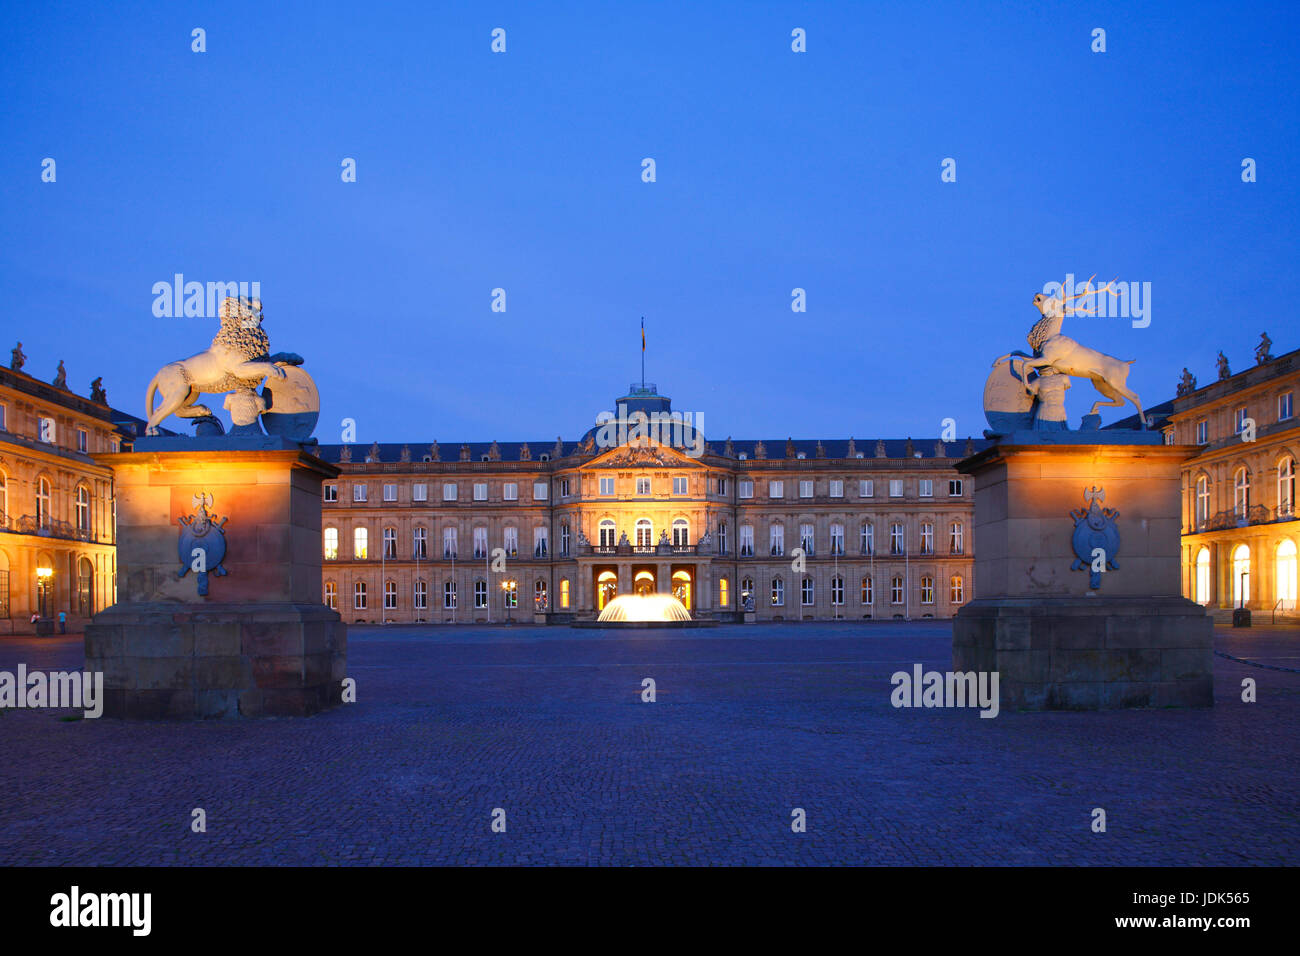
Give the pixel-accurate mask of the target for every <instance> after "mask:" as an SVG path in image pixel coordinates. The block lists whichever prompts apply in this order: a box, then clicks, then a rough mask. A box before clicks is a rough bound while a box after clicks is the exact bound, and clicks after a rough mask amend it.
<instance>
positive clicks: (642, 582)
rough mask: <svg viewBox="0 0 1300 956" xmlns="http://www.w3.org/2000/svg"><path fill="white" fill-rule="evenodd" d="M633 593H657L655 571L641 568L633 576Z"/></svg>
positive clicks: (643, 594) (642, 594)
mask: <svg viewBox="0 0 1300 956" xmlns="http://www.w3.org/2000/svg"><path fill="white" fill-rule="evenodd" d="M632 593H633V594H639V595H641V596H642V597H644V596H645V595H647V594H654V593H655V575H654V572H653V571H647V570H644V569H643V570H641V571H638V572H637V573H636V574H634V575H633V576H632Z"/></svg>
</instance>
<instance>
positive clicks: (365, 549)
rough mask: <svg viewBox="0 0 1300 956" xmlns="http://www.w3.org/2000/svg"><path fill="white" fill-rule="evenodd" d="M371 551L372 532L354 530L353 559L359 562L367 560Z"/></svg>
mask: <svg viewBox="0 0 1300 956" xmlns="http://www.w3.org/2000/svg"><path fill="white" fill-rule="evenodd" d="M369 549H370V531H369V530H368V529H366V528H354V529H353V531H352V557H354V558H355V559H356V560H358V561H364V560H366V557H367V555H368V554H369Z"/></svg>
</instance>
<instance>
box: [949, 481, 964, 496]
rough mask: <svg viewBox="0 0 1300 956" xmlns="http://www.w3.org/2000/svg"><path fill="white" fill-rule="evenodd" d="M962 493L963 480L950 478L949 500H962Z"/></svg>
mask: <svg viewBox="0 0 1300 956" xmlns="http://www.w3.org/2000/svg"><path fill="white" fill-rule="evenodd" d="M961 492H962V487H961V479H960V478H949V479H948V497H949V498H960V497H961Z"/></svg>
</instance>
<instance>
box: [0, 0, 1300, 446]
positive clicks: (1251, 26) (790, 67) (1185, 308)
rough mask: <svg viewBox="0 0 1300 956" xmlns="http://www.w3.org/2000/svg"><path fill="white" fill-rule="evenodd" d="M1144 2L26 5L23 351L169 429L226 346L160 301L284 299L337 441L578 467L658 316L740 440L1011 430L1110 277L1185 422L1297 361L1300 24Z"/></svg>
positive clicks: (12, 247) (282, 339)
mask: <svg viewBox="0 0 1300 956" xmlns="http://www.w3.org/2000/svg"><path fill="white" fill-rule="evenodd" d="M1132 6H1133V5H1131V4H1107V3H1044V2H1025V3H1006V2H999V3H984V2H981V3H953V4H944V3H927V4H918V3H879V4H877V3H871V4H867V3H806V4H790V3H693V4H685V3H684V4H672V3H655V4H617V3H611V4H558V3H521V4H473V3H457V4H439V3H427V2H425V3H411V4H390V3H375V4H358V3H337V2H329V0H318V2H313V3H304V4H287V3H286V4H266V3H263V2H258V3H239V2H234V3H231V2H226V3H213V4H186V3H165V4H133V5H131V6H130V7H129V8H124V7H121V6H119V5H107V4H99V3H72V4H59V3H53V4H39V5H37V4H32V5H26V6H23V7H18V6H16V5H14V6H10V7H9V8H8V9H7V10H6V30H5V31H4V34H3V37H0V103H3V106H0V111H2V112H3V115H4V123H3V130H4V133H3V136H4V149H3V152H2V154H0V216H2V217H3V222H4V224H5V234H6V238H5V241H4V242H3V244H2V245H0V281H3V284H4V287H5V288H6V290H7V291H8V297H9V306H8V309H7V310H6V312H7V314H6V317H5V319H4V323H3V325H4V329H5V331H6V333H7V334H6V336H5V339H4V341H3V342H0V345H3V348H4V350H5V352H4V354H5V355H7V350H8V349H9V348H11V347H12V341H11V340H14V339H21V340H22V341H23V343H24V350H25V351H26V353H27V355H28V356H29V359H28V366H27V371H30V372H32V373H34V374H36V375H38V376H39V377H42V378H46V379H48V378H51V377H52V376H53V373H54V367H55V365H56V363H57V362H58V360H59V359H60V358H62V359H63V360H64V361H65V362H66V364H67V368H68V372H69V382H70V384H71V385H72V386H73V387H74V389H75V390H77V391H79V392H81V393H82V394H85V393H86V392H87V391H88V383H89V381H90V380H91V379H92V378H93V377H95V376H97V375H102V376H103V377H104V380H105V385H106V386H107V388H108V392H109V399H110V401H111V402H112V403H113V404H114V405H116V406H118V407H120V408H123V409H125V410H127V411H130V412H133V413H135V414H142V413H143V412H142V409H143V398H144V390H145V386H146V385H147V383H148V381H149V379H150V377H151V376H152V375H153V373H154V372H155V371H156V370H157V368H158V367H159V366H161V365H162V364H164V363H166V362H168V361H171V360H173V359H176V358H179V357H182V356H186V355H189V354H192V353H194V352H197V351H200V350H201V349H203V348H205V347H206V346H207V344H208V342H209V341H210V339H211V336H212V332H213V328H214V325H215V322H214V321H213V320H209V319H199V318H189V319H186V318H157V317H155V316H154V315H153V312H152V305H153V295H152V293H151V288H152V286H153V284H154V283H155V282H159V281H168V280H170V279H171V277H172V276H173V274H175V273H178V272H179V273H183V274H184V275H185V276H186V278H187V279H195V280H199V281H208V280H221V281H225V280H245V281H252V280H256V281H259V282H260V283H261V288H262V298H263V300H264V303H265V314H266V329H267V331H268V332H269V334H270V336H271V342H272V347H273V349H276V350H292V351H297V352H300V353H302V354H303V355H304V356H305V357H306V360H307V361H306V365H305V368H306V369H307V370H308V371H309V372H310V373H311V374H312V375H313V377H314V378H315V379H316V381H317V384H318V386H319V388H320V391H321V394H322V420H321V424H320V426H318V428H317V436H318V437H320V438H321V440H322V441H326V442H332V441H338V440H339V426H338V422H339V421H340V420H341V419H342V418H344V417H351V418H354V419H355V420H356V422H357V440H358V441H360V442H366V443H368V442H370V441H372V440H380V441H411V442H413V443H414V442H424V441H429V440H432V439H435V438H436V439H437V440H438V441H440V442H442V443H448V442H455V441H464V440H491V439H499V440H502V441H506V440H519V439H535V438H539V437H540V438H547V439H550V440H553V439H554V436H555V435H556V434H561V433H562V434H563V435H564V436H565V437H566V438H570V437H576V436H577V435H578V434H580V433H581V431H582V430H583V429H585V428H586V427H587V426H588V425H589V423H590V422H591V421H592V419H593V418H594V416H595V415H596V413H597V412H599V411H601V410H603V409H605V408H608V407H610V406H611V404H612V400H613V398H614V397H615V396H616V395H620V394H622V393H623V390H624V389H625V388H626V386H627V384H628V383H629V382H631V381H633V380H635V379H637V378H638V377H639V374H640V371H639V361H640V349H639V345H640V341H639V333H638V322H639V319H640V316H642V315H644V316H645V317H646V326H647V338H648V342H649V350H648V352H647V377H648V378H649V379H650V380H652V381H655V382H657V383H659V385H660V387H661V390H662V391H664V392H666V393H668V394H670V395H671V396H672V397H673V400H674V405H675V407H677V408H679V409H681V410H686V411H696V412H703V413H704V415H705V430H706V432H708V433H709V435H710V437H712V438H716V439H721V438H723V437H725V436H726V435H727V434H732V435H735V436H737V437H741V436H749V437H753V436H759V435H761V436H785V435H792V436H794V437H836V438H838V437H847V436H849V435H854V436H856V437H858V438H860V439H861V438H875V437H880V436H885V437H902V436H906V435H912V436H918V437H919V436H933V435H936V434H938V432H939V430H940V422H941V420H942V419H944V418H947V417H952V418H955V419H956V420H957V430H958V433H959V434H960V435H963V436H964V435H966V434H973V435H976V436H978V435H979V434H980V433H981V431H982V429H983V428H984V427H985V422H984V420H983V416H982V414H981V411H980V398H981V393H982V389H983V384H984V379H985V376H986V375H987V371H988V367H989V364H990V363H991V362H992V360H993V359H994V358H996V357H997V356H998V355H1001V354H1004V353H1006V352H1009V351H1011V350H1012V349H1017V348H1025V342H1024V336H1025V333H1026V332H1027V331H1028V329H1029V327H1030V325H1032V323H1033V321H1034V319H1035V318H1036V317H1037V313H1036V312H1034V310H1033V307H1032V306H1031V304H1030V299H1031V298H1032V296H1033V294H1034V293H1035V292H1037V291H1039V290H1040V289H1041V288H1042V285H1043V283H1044V282H1046V281H1049V280H1051V279H1053V278H1058V279H1059V278H1060V277H1063V276H1064V274H1065V273H1067V272H1070V273H1074V274H1076V275H1078V276H1079V277H1080V278H1084V277H1086V276H1088V275H1090V274H1091V273H1094V272H1096V273H1098V274H1099V275H1100V276H1101V277H1103V278H1107V279H1108V278H1112V277H1118V278H1120V279H1122V280H1126V281H1135V282H1150V283H1151V285H1152V303H1151V306H1152V312H1151V324H1150V326H1149V327H1147V328H1144V329H1136V328H1132V327H1131V324H1130V322H1129V321H1128V320H1126V319H1096V318H1093V319H1088V318H1075V319H1070V320H1068V321H1067V324H1066V328H1065V331H1066V333H1067V334H1071V335H1073V336H1074V337H1076V338H1078V339H1080V340H1081V341H1083V342H1084V343H1085V344H1089V345H1092V346H1094V347H1097V348H1100V349H1102V350H1103V351H1106V352H1110V353H1112V354H1115V355H1118V356H1119V357H1121V358H1126V359H1127V358H1137V359H1138V362H1137V364H1136V365H1135V367H1134V371H1133V373H1132V376H1131V377H1130V379H1129V384H1130V385H1131V386H1133V387H1135V388H1136V389H1137V391H1138V392H1139V393H1140V394H1141V395H1142V397H1143V399H1144V401H1145V402H1147V403H1148V404H1155V403H1157V402H1159V401H1162V400H1164V399H1165V398H1167V397H1169V396H1170V395H1171V394H1172V392H1173V389H1174V385H1175V383H1176V381H1177V378H1178V374H1179V372H1180V370H1181V369H1182V367H1183V366H1184V365H1188V366H1190V367H1191V369H1192V371H1193V372H1195V373H1196V374H1197V375H1198V376H1199V378H1200V380H1201V382H1202V383H1205V382H1208V381H1209V380H1211V379H1212V378H1213V377H1214V358H1215V355H1216V353H1217V351H1218V350H1219V349H1220V348H1222V349H1224V350H1225V351H1226V352H1227V354H1228V356H1229V358H1230V359H1231V361H1232V364H1233V368H1234V370H1238V369H1241V368H1244V367H1245V366H1246V365H1248V364H1250V362H1251V361H1252V358H1251V353H1252V350H1253V348H1254V346H1255V344H1256V342H1257V341H1258V336H1259V333H1260V332H1261V331H1263V330H1265V329H1267V330H1268V331H1269V333H1270V334H1271V336H1272V338H1273V340H1274V343H1275V345H1274V352H1275V353H1280V352H1283V351H1286V350H1289V349H1291V348H1294V347H1296V346H1297V345H1300V340H1298V337H1297V334H1296V326H1295V322H1294V320H1293V319H1292V317H1291V310H1292V308H1293V306H1292V301H1291V297H1290V294H1289V293H1290V292H1291V290H1292V288H1293V287H1294V285H1295V281H1294V278H1295V264H1296V262H1297V259H1298V256H1297V253H1298V252H1300V248H1298V246H1300V242H1298V238H1300V237H1298V236H1297V222H1298V219H1297V194H1296V183H1297V181H1298V180H1297V176H1298V175H1300V169H1297V163H1298V161H1300V159H1298V158H1300V142H1298V139H1300V134H1298V133H1297V125H1296V117H1297V115H1300V109H1298V108H1297V107H1298V106H1300V104H1298V103H1297V62H1300V59H1298V57H1297V46H1298V45H1300V39H1297V38H1298V37H1300V30H1297V25H1298V24H1297V20H1298V19H1300V17H1298V16H1297V5H1296V4H1285V3H1282V4H1276V5H1268V4H1258V5H1242V4H1202V3H1151V4H1142V5H1141V9H1136V10H1135V9H1130V7H1132ZM195 27H201V28H203V29H204V30H205V31H206V42H207V52H205V53H194V52H191V49H190V46H191V30H192V29H194V28H195ZM495 27H501V28H504V29H505V30H506V42H507V50H506V53H504V54H494V53H492V52H491V50H490V42H491V36H490V34H491V31H492V29H493V28H495ZM796 27H801V28H803V29H804V30H806V33H807V47H808V50H807V52H806V53H802V54H796V53H794V52H792V51H791V49H790V43H791V39H790V33H791V30H792V29H794V28H796ZM1096 27H1102V28H1104V29H1105V30H1106V45H1107V50H1106V52H1105V53H1093V52H1092V51H1091V49H1090V45H1091V42H1092V40H1091V32H1092V30H1093V29H1094V28H1096ZM45 157H52V158H54V159H55V160H56V163H57V181H56V182H54V183H43V182H42V181H41V162H42V160H43V159H44V158H45ZM344 157H352V158H354V159H355V160H356V162H357V182H355V183H343V182H342V181H341V179H340V163H341V162H342V160H343V158H344ZM645 157H653V158H654V159H655V161H656V164H657V182H654V183H644V182H642V181H641V161H642V159H643V158H645ZM945 157H952V158H954V159H955V160H956V162H957V181H956V182H955V183H943V182H941V181H940V163H941V161H942V160H943V159H944V158H945ZM1245 157H1250V158H1253V159H1255V160H1256V162H1257V164H1258V181H1257V182H1255V183H1249V184H1247V183H1243V182H1242V181H1241V162H1242V159H1243V158H1245ZM498 287H500V288H504V289H505V290H506V296H507V311H506V312H505V313H497V312H493V311H491V308H490V305H491V291H492V289H494V288H498ZM795 287H800V288H803V289H805V290H807V312H806V313H805V314H795V313H793V312H792V311H791V309H790V301H791V290H792V289H793V288H795ZM1279 306H1281V309H1282V311H1280V312H1279V311H1278V307H1279ZM1097 397H1099V396H1096V395H1094V393H1093V390H1092V388H1091V386H1090V385H1089V384H1088V383H1086V382H1076V383H1075V387H1074V388H1073V389H1072V390H1071V393H1070V396H1069V407H1070V415H1071V418H1072V419H1075V420H1077V417H1078V416H1079V415H1082V414H1083V413H1084V412H1086V411H1087V410H1088V406H1089V405H1090V404H1091V402H1092V401H1093V400H1095V398H1097ZM215 404H216V405H218V406H219V405H220V400H218V401H217V402H216V403H215ZM1120 414H1126V412H1119V411H1118V410H1112V411H1111V413H1110V415H1109V416H1108V420H1110V419H1113V418H1115V417H1118V415H1120ZM172 424H173V425H175V424H177V423H176V422H175V420H173V421H172ZM180 427H185V426H183V425H182V426H180Z"/></svg>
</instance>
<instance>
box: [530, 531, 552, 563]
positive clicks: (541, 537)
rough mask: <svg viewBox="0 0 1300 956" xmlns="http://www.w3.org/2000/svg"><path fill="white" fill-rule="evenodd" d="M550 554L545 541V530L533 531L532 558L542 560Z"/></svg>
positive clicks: (548, 546) (546, 540)
mask: <svg viewBox="0 0 1300 956" xmlns="http://www.w3.org/2000/svg"><path fill="white" fill-rule="evenodd" d="M549 553H550V544H549V543H548V539H547V530H546V529H545V528H534V529H533V557H534V558H544V557H546V555H547V554H549Z"/></svg>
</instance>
